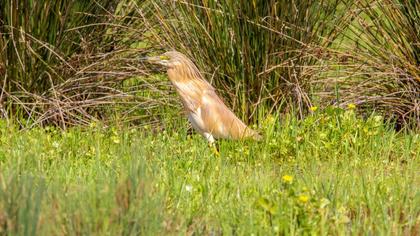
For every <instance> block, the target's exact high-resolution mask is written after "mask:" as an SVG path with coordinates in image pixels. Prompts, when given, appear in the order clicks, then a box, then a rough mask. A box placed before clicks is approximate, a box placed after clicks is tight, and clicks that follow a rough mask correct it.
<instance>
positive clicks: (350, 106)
mask: <svg viewBox="0 0 420 236" xmlns="http://www.w3.org/2000/svg"><path fill="white" fill-rule="evenodd" d="M347 108H348V109H350V110H354V109H356V104H354V103H349V104H347Z"/></svg>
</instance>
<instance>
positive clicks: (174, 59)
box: [144, 51, 188, 68]
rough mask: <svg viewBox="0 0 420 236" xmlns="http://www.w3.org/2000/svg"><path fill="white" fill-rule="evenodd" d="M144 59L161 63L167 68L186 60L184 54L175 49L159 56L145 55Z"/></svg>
mask: <svg viewBox="0 0 420 236" xmlns="http://www.w3.org/2000/svg"><path fill="white" fill-rule="evenodd" d="M144 59H145V60H146V61H148V62H150V63H154V64H159V65H163V66H165V67H169V68H171V67H174V66H178V65H182V64H183V62H184V61H185V60H188V59H187V58H186V56H185V55H184V54H182V53H180V52H177V51H169V52H165V53H163V54H162V55H160V56H154V57H146V58H144Z"/></svg>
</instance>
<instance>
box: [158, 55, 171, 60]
mask: <svg viewBox="0 0 420 236" xmlns="http://www.w3.org/2000/svg"><path fill="white" fill-rule="evenodd" d="M160 59H161V60H169V57H168V56H164V55H163V56H160Z"/></svg>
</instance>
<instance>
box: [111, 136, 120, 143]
mask: <svg viewBox="0 0 420 236" xmlns="http://www.w3.org/2000/svg"><path fill="white" fill-rule="evenodd" d="M111 140H112V142H114V143H116V144H118V143H120V139H119V138H118V136H115V135H114V136H111Z"/></svg>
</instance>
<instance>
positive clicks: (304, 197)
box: [298, 194, 309, 203]
mask: <svg viewBox="0 0 420 236" xmlns="http://www.w3.org/2000/svg"><path fill="white" fill-rule="evenodd" d="M298 199H299V201H300V202H301V203H307V202H308V201H309V196H308V195H304V194H302V195H300V196H299V198H298Z"/></svg>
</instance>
